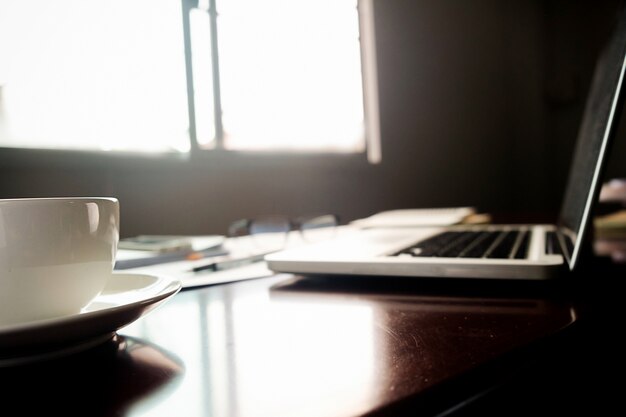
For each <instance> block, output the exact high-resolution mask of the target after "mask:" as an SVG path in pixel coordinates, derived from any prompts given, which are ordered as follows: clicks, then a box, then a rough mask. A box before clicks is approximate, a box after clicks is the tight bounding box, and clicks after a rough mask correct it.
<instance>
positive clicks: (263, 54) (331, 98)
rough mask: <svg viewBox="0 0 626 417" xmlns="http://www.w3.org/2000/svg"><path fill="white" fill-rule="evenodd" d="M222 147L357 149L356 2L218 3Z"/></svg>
mask: <svg viewBox="0 0 626 417" xmlns="http://www.w3.org/2000/svg"><path fill="white" fill-rule="evenodd" d="M218 11H219V19H218V33H219V37H218V42H219V54H220V78H221V86H222V92H221V94H222V96H221V98H222V115H223V125H224V134H225V136H224V145H225V147H227V148H229V149H277V148H282V149H300V150H303V149H310V150H335V151H362V150H364V138H363V98H362V85H361V61H360V47H359V27H358V13H357V7H356V0H318V1H310V0H265V1H258V0H224V1H220V2H218Z"/></svg>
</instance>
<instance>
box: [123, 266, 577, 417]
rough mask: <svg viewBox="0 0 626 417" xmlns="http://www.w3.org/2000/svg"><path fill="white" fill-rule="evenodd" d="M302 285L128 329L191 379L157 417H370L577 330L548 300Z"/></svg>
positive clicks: (225, 295) (173, 312) (185, 305)
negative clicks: (169, 356)
mask: <svg viewBox="0 0 626 417" xmlns="http://www.w3.org/2000/svg"><path fill="white" fill-rule="evenodd" d="M292 279H293V277H292V276H290V275H281V276H276V277H272V278H267V279H261V280H254V281H246V282H239V283H236V284H231V285H220V286H213V287H208V288H203V289H198V290H193V291H186V292H182V293H179V294H178V295H177V296H176V297H175V298H174V299H172V300H171V302H170V303H168V304H166V305H164V306H163V307H162V308H160V309H159V310H157V311H155V312H154V313H153V314H151V315H150V316H149V317H147V318H145V319H142V320H139V321H137V322H135V323H133V324H132V325H130V326H128V327H127V328H125V329H123V330H122V331H121V333H122V334H124V335H132V336H133V337H138V338H142V339H146V340H150V341H152V342H154V343H156V344H158V345H159V346H162V347H163V348H164V349H167V350H169V351H172V352H174V353H175V354H176V355H177V356H179V357H180V358H181V360H182V361H183V363H184V365H185V368H186V373H185V375H184V377H183V378H182V380H181V381H180V385H179V386H178V388H177V389H176V390H175V391H174V392H173V393H172V394H171V395H169V396H168V397H164V398H159V399H158V401H153V403H154V404H155V406H154V408H153V409H151V410H150V413H149V414H147V415H150V416H155V415H156V416H158V415H167V413H165V411H164V410H175V409H178V408H181V409H183V408H184V409H185V410H186V411H185V412H186V415H190V416H197V415H207V416H209V415H210V416H294V415H297V416H309V415H310V416H327V415H328V416H342V415H359V414H363V413H365V412H368V411H371V410H374V409H378V408H380V407H385V406H386V405H388V404H390V403H393V402H395V401H398V400H401V399H403V398H407V397H409V396H412V395H415V394H417V393H420V392H427V391H428V390H429V389H430V388H433V387H435V386H437V385H438V384H440V383H442V382H444V381H447V380H449V379H450V378H452V377H456V376H459V375H463V374H465V373H467V372H469V371H472V370H474V369H476V368H477V367H479V366H480V365H481V364H484V363H486V362H489V361H491V360H493V359H496V358H499V357H500V356H502V355H504V354H506V353H508V352H512V351H515V350H517V349H519V348H520V347H524V346H527V345H529V344H531V343H532V342H533V341H536V340H538V339H541V338H544V337H546V336H547V335H550V334H552V333H554V332H556V331H558V330H560V329H562V328H564V327H567V326H568V325H569V324H571V323H572V322H573V320H574V317H573V315H572V309H571V307H570V305H568V304H567V303H560V302H554V303H552V302H550V301H549V300H547V299H542V298H540V297H539V298H532V297H528V296H524V297H514V298H512V299H507V298H506V297H504V296H502V297H499V298H490V297H487V296H483V297H482V298H481V297H473V296H464V297H455V296H443V295H428V294H418V293H408V294H406V293H405V294H378V293H372V294H368V293H367V292H361V293H359V292H356V291H353V292H350V291H344V292H343V293H342V292H338V291H326V292H324V291H313V290H303V289H302V287H300V288H299V290H294V287H293V285H294V284H295V282H294V281H293V280H292ZM289 285H292V287H289ZM157 403H158V404H157ZM137 415H141V413H139V414H137Z"/></svg>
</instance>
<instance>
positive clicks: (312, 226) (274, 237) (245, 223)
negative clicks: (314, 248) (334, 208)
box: [228, 214, 339, 252]
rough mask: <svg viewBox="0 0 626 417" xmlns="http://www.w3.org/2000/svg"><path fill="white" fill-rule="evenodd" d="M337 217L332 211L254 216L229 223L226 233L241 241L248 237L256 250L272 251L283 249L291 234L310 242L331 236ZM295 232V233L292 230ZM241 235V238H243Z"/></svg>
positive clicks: (337, 222) (333, 232) (336, 223)
mask: <svg viewBox="0 0 626 417" xmlns="http://www.w3.org/2000/svg"><path fill="white" fill-rule="evenodd" d="M338 225H339V217H338V216H337V215H334V214H324V215H321V216H311V217H299V218H296V219H291V218H289V217H285V216H277V215H274V216H262V217H257V218H254V219H240V220H237V221H235V222H233V223H231V225H230V227H229V228H228V236H229V237H231V238H238V240H239V241H240V242H241V241H242V240H243V239H245V238H246V237H248V240H249V242H248V243H249V244H252V245H254V246H255V250H261V251H264V252H272V251H277V250H280V249H283V248H285V246H286V245H287V242H288V239H291V238H292V237H293V238H294V240H295V239H297V240H301V241H302V242H303V243H312V242H317V241H320V240H324V239H330V238H332V237H333V236H334V234H335V231H336V229H337V226H338ZM290 232H298V233H297V236H294V234H293V233H290ZM242 238H243V239H242Z"/></svg>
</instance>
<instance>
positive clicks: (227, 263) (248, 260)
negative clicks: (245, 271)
mask: <svg viewBox="0 0 626 417" xmlns="http://www.w3.org/2000/svg"><path fill="white" fill-rule="evenodd" d="M265 255H266V254H265V253H260V254H257V255H252V256H248V257H245V258H235V259H226V260H224V261H216V262H211V263H208V264H205V265H200V266H196V267H194V268H192V269H191V271H192V272H201V271H213V272H216V271H223V270H225V269H231V268H237V267H239V266H244V265H248V264H252V263H255V262H258V261H262V260H263V258H264V257H265Z"/></svg>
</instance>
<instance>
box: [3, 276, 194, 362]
mask: <svg viewBox="0 0 626 417" xmlns="http://www.w3.org/2000/svg"><path fill="white" fill-rule="evenodd" d="M111 275H112V276H116V278H122V277H124V278H125V279H128V278H129V277H131V276H132V277H141V279H145V277H150V278H154V279H155V280H154V281H152V282H151V283H149V284H147V285H145V286H143V287H139V288H133V289H129V290H126V291H119V292H116V293H115V294H119V295H122V300H121V301H120V302H119V303H118V304H114V305H110V306H106V305H105V306H104V307H102V308H99V309H97V310H92V311H88V310H87V309H88V308H89V306H90V305H93V304H94V303H96V302H99V301H100V302H101V296H98V297H96V298H95V299H94V300H93V301H92V302H91V303H90V304H89V305H88V306H86V307H85V309H83V310H87V311H81V312H79V313H76V314H71V315H67V316H62V317H55V318H50V319H44V320H36V321H29V322H26V323H18V324H11V325H7V326H0V353H1V351H2V350H3V349H8V348H14V347H15V346H16V345H13V344H11V343H3V339H9V338H10V337H11V336H12V335H13V336H15V335H24V334H30V333H35V332H37V331H45V330H46V329H48V328H54V327H63V326H72V325H80V323H81V322H84V321H89V320H97V319H98V318H106V317H107V316H110V315H114V314H115V313H117V312H123V311H132V310H139V309H142V310H145V309H147V308H148V307H149V306H151V305H153V304H157V303H159V302H162V301H164V300H165V299H167V298H170V297H172V296H174V295H175V294H176V293H178V292H179V291H180V290H181V288H182V283H181V281H180V280H178V279H175V278H171V277H166V276H160V275H155V274H147V273H132V272H124V273H121V272H113V273H112V274H111ZM138 279H139V278H138ZM105 288H106V287H105ZM151 288H152V291H150V289H151ZM142 291H146V294H141V292H142ZM133 292H136V293H139V294H140V296H138V297H137V298H136V299H133V300H128V301H126V300H123V294H129V293H133ZM106 297H107V298H108V299H113V298H112V295H111V294H109V295H106ZM105 304H106V303H105ZM145 313H147V311H145V312H144V311H141V313H140V315H139V317H141V316H143V315H144V314H145ZM137 318H138V317H137ZM134 320H136V318H135V319H133V320H131V321H128V322H126V323H122V324H121V325H119V326H113V327H116V328H115V329H113V330H112V331H116V330H118V329H119V328H121V327H123V326H125V325H128V324H130V323H131V322H133V321H134ZM5 341H6V340H5Z"/></svg>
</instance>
